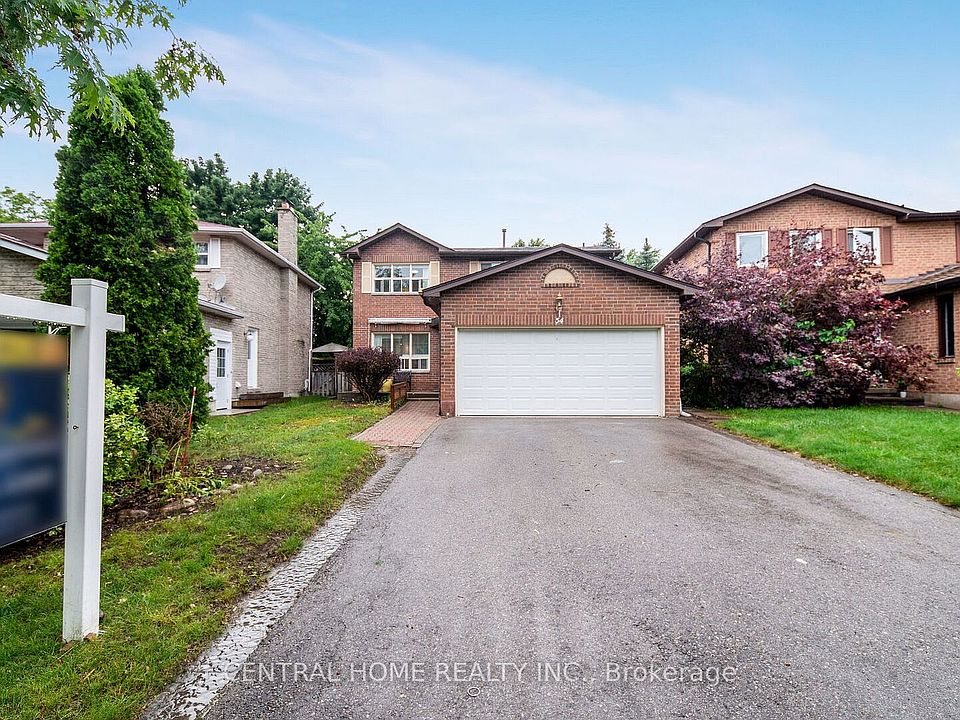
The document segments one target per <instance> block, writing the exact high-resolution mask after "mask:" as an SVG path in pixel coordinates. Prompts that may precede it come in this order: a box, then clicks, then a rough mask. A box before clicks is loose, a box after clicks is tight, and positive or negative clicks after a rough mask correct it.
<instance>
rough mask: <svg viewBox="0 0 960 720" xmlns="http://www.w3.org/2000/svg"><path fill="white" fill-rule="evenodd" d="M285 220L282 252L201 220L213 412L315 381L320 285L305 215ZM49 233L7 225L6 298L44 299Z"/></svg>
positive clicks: (1, 269)
mask: <svg viewBox="0 0 960 720" xmlns="http://www.w3.org/2000/svg"><path fill="white" fill-rule="evenodd" d="M277 220H278V222H277V238H278V241H277V245H278V248H279V252H278V251H275V250H273V249H272V248H270V247H268V246H267V245H265V244H264V243H262V242H261V241H260V240H258V239H257V238H256V237H254V236H253V235H251V234H250V233H249V232H247V231H246V230H244V229H242V228H237V227H229V226H227V225H219V224H217V223H209V222H198V223H197V232H196V233H194V236H193V237H194V241H195V242H196V247H197V257H198V263H197V266H196V267H195V269H194V277H196V278H197V280H198V281H199V283H200V291H199V301H200V313H201V314H202V316H203V321H204V325H205V326H206V328H207V330H209V331H210V334H211V341H212V347H211V349H210V354H209V358H208V366H209V375H208V380H209V382H210V385H211V386H212V387H213V391H211V393H210V401H211V409H213V410H221V411H223V410H228V409H229V408H231V407H232V405H233V404H234V402H236V401H238V400H239V399H240V397H241V396H244V398H247V397H248V396H250V397H254V398H255V396H257V395H262V394H267V393H283V395H284V396H288V397H289V396H296V395H299V394H300V393H302V392H303V390H304V387H305V383H306V382H307V379H308V378H309V375H310V349H311V340H312V333H313V292H314V291H315V290H317V289H318V288H319V287H320V285H319V283H317V282H316V281H315V280H314V279H313V278H311V277H310V276H309V275H307V274H306V273H305V272H304V271H303V270H301V269H300V268H299V267H297V218H296V214H295V213H294V212H293V210H292V208H290V206H289V205H288V204H287V203H285V202H284V203H281V207H280V209H279V211H278V219H277ZM49 232H50V225H49V224H48V223H47V222H46V221H38V222H30V223H0V233H2V234H3V235H4V236H6V239H3V238H2V237H0V293H7V294H14V295H21V296H24V297H32V298H38V297H39V296H40V293H41V292H42V291H43V286H42V285H41V284H40V283H39V282H38V281H37V280H36V279H35V278H34V273H35V272H36V269H37V267H38V266H39V264H40V263H41V262H42V261H43V260H45V259H46V257H47V253H46V250H45V248H46V246H47V244H48V240H47V235H48V233H49Z"/></svg>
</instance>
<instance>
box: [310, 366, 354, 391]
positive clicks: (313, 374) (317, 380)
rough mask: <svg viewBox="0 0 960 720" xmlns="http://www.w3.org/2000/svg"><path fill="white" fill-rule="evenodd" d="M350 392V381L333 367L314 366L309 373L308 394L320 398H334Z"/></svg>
mask: <svg viewBox="0 0 960 720" xmlns="http://www.w3.org/2000/svg"><path fill="white" fill-rule="evenodd" d="M348 392H350V381H349V380H348V379H347V376H346V375H345V374H344V373H342V372H337V371H336V369H335V368H334V366H333V365H319V366H315V367H314V368H313V369H312V370H311V371H310V394H311V395H319V396H320V397H336V396H337V395H340V394H342V393H348Z"/></svg>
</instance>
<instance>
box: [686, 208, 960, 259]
mask: <svg viewBox="0 0 960 720" xmlns="http://www.w3.org/2000/svg"><path fill="white" fill-rule="evenodd" d="M853 227H864V228H870V227H879V228H883V227H890V228H891V246H892V250H893V253H892V257H891V258H881V260H882V262H883V264H882V265H880V266H879V267H878V270H880V271H881V272H882V273H883V275H884V276H885V277H886V278H905V277H910V276H912V275H918V274H920V273H923V272H927V271H929V270H933V269H934V268H938V267H943V266H944V265H949V264H951V263H956V262H960V257H958V253H960V248H958V244H957V223H956V222H954V221H925V222H900V221H899V220H898V219H897V218H896V216H894V215H893V214H886V213H880V212H873V211H869V210H865V209H862V208H859V207H856V206H854V205H847V204H844V203H841V202H838V201H836V200H829V199H826V198H821V197H815V196H801V197H795V198H791V199H789V200H784V201H783V202H779V203H777V204H776V205H772V206H769V207H765V208H763V209H760V210H756V211H754V212H751V213H748V214H745V215H740V216H739V217H736V218H733V219H731V220H728V221H725V222H724V223H723V227H721V228H718V229H716V230H712V231H710V232H709V233H708V234H707V235H706V236H705V238H704V240H705V241H706V242H709V243H710V244H711V246H712V252H713V253H720V252H722V251H724V250H725V249H729V250H730V251H731V252H732V251H734V248H732V246H731V243H732V242H733V238H732V234H734V233H738V232H750V231H763V230H766V231H768V232H769V231H789V230H818V229H821V228H825V229H828V230H831V231H832V232H834V233H835V232H836V230H837V229H838V228H844V229H846V228H853ZM844 242H846V240H845V238H844ZM706 259H707V245H706V244H705V243H699V244H698V245H696V246H694V248H692V249H691V250H690V251H689V252H688V253H686V254H685V255H683V257H682V258H680V259H679V260H678V262H679V263H680V264H681V265H684V266H687V267H697V266H700V265H702V264H703V262H705V261H706ZM888 261H891V262H889V263H888Z"/></svg>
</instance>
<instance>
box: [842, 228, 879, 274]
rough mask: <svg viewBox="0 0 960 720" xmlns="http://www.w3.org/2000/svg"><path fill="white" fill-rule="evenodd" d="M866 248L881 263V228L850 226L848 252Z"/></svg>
mask: <svg viewBox="0 0 960 720" xmlns="http://www.w3.org/2000/svg"><path fill="white" fill-rule="evenodd" d="M858 250H866V251H868V252H869V253H870V254H872V255H873V262H874V264H875V265H879V264H880V228H850V229H849V230H847V252H851V253H852V252H856V251H858Z"/></svg>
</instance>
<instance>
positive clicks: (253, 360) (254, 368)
mask: <svg viewBox="0 0 960 720" xmlns="http://www.w3.org/2000/svg"><path fill="white" fill-rule="evenodd" d="M246 338H247V387H251V388H255V387H259V386H260V331H259V330H258V329H257V328H250V329H248V330H247V334H246Z"/></svg>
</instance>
